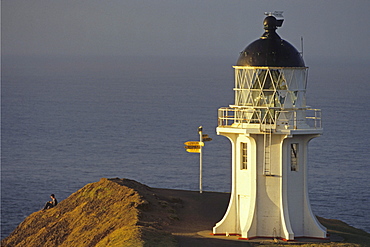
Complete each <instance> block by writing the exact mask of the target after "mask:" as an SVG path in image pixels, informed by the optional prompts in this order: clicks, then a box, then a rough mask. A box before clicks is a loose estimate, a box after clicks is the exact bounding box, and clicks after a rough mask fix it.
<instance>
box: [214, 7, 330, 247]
mask: <svg viewBox="0 0 370 247" xmlns="http://www.w3.org/2000/svg"><path fill="white" fill-rule="evenodd" d="M276 16H277V15H276ZM282 24H283V19H277V18H276V17H275V16H274V15H273V14H268V16H267V17H266V18H265V19H264V21H263V26H264V30H265V31H264V33H263V35H262V36H261V37H260V38H259V39H258V40H256V41H254V42H252V43H251V44H249V45H248V46H247V47H246V48H245V49H244V50H243V51H242V52H241V53H240V55H239V58H238V60H237V62H236V65H235V66H233V68H234V71H235V85H234V92H235V101H234V104H233V105H229V107H223V108H220V109H219V110H218V127H217V129H216V131H217V134H218V135H222V136H225V137H227V138H228V139H229V140H230V142H231V147H232V148H231V150H232V154H231V159H232V161H231V166H232V167H231V173H232V176H231V177H232V188H231V195H230V201H229V205H228V208H227V209H226V213H225V215H224V216H223V218H222V219H221V220H220V221H219V222H218V223H216V225H215V226H214V227H213V234H214V235H218V234H220V235H222V234H226V235H233V234H235V235H239V236H240V238H241V239H251V238H257V237H268V238H280V239H284V240H294V239H295V238H297V237H309V238H326V229H325V227H323V226H322V225H321V224H320V223H319V222H318V220H317V219H316V217H315V215H314V214H313V213H312V210H311V206H310V201H309V196H308V183H307V166H308V160H307V156H308V154H307V152H308V150H307V149H308V143H309V141H310V140H311V139H313V138H315V137H318V136H320V135H321V134H322V132H323V129H322V125H321V110H319V109H313V108H311V107H309V106H307V105H306V88H307V72H308V67H306V66H305V63H304V61H303V58H302V55H301V53H300V52H298V51H297V49H296V48H294V46H292V45H291V44H290V43H289V42H287V41H285V40H283V39H282V38H281V37H280V36H279V35H278V34H277V32H276V30H277V29H278V28H279V27H281V26H282Z"/></svg>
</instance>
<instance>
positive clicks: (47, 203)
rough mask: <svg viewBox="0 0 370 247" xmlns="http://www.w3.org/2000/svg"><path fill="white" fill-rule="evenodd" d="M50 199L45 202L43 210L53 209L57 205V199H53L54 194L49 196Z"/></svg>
mask: <svg viewBox="0 0 370 247" xmlns="http://www.w3.org/2000/svg"><path fill="white" fill-rule="evenodd" d="M50 198H51V201H49V202H46V204H45V206H44V209H49V208H53V207H55V206H56V205H57V204H58V201H57V199H56V198H55V195H54V194H51V195H50Z"/></svg>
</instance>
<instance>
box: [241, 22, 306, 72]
mask: <svg viewBox="0 0 370 247" xmlns="http://www.w3.org/2000/svg"><path fill="white" fill-rule="evenodd" d="M282 23H283V20H277V19H276V18H275V17H274V16H267V17H266V18H265V20H264V22H263V25H264V29H265V33H264V34H263V35H262V36H261V38H260V39H258V40H256V41H254V42H252V43H251V44H250V45H248V46H247V47H246V48H245V49H244V50H243V51H242V52H241V53H240V56H239V59H238V61H237V63H236V65H237V66H267V67H305V64H304V61H303V58H302V56H301V54H300V53H299V52H298V51H297V49H296V48H294V46H292V45H291V44H290V43H289V42H287V41H285V40H283V39H281V38H280V36H279V35H278V34H277V33H276V29H277V27H280V26H281V25H282Z"/></svg>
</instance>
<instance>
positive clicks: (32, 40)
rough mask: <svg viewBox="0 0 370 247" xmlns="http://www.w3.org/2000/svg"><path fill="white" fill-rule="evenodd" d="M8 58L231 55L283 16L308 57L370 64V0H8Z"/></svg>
mask: <svg viewBox="0 0 370 247" xmlns="http://www.w3.org/2000/svg"><path fill="white" fill-rule="evenodd" d="M1 4H2V6H1V25H2V54H5V55H9V54H16V55H34V54H37V55H107V56H110V55H125V56H132V55H140V56H157V55H160V56H173V55H176V56H177V55H180V56H194V55H195V56H232V57H235V58H236V57H237V56H238V52H240V51H241V50H243V49H244V48H245V47H246V45H248V44H249V43H251V42H252V41H254V40H256V39H258V38H259V37H260V35H261V34H262V33H263V26H262V22H263V19H264V17H265V16H264V15H263V13H264V12H265V11H274V10H283V11H284V19H285V21H284V24H283V27H282V28H280V29H279V31H278V33H279V34H280V36H281V37H282V38H283V39H285V40H287V41H289V42H290V43H292V44H293V45H294V46H296V48H297V49H298V50H300V46H301V45H300V37H301V36H303V37H304V54H305V57H306V56H308V57H311V58H335V59H338V58H339V59H348V58H353V57H358V58H360V59H367V60H369V59H370V55H369V49H368V46H369V41H370V31H369V16H370V1H369V0H351V1H348V0H325V1H324V0H322V1H319V0H303V1H300V0H291V1H287V0H280V1H271V0H269V1H265V0H258V1H257V0H250V1H246V0H181V1H180V0H130V1H128V0H127V1H126V0H104V1H103V0H2V1H1Z"/></svg>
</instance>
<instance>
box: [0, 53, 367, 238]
mask: <svg viewBox="0 0 370 247" xmlns="http://www.w3.org/2000/svg"><path fill="white" fill-rule="evenodd" d="M235 62H236V57H235V58H234V57H231V58H220V57H209V58H202V57H177V58H176V57H3V58H2V87H1V238H4V237H6V236H8V235H9V234H10V233H11V232H12V231H13V230H14V229H15V227H16V226H17V225H18V224H19V223H20V222H22V221H23V220H24V219H25V217H27V216H28V215H29V214H31V213H33V212H35V211H38V210H40V209H41V208H42V207H43V205H44V204H45V202H46V201H47V200H49V195H50V194H51V193H54V194H55V195H56V196H57V199H58V200H59V201H62V200H63V199H65V198H67V197H68V196H69V195H70V194H72V193H74V192H75V191H77V190H78V189H80V188H82V187H83V186H84V185H86V184H88V183H93V182H96V181H99V180H100V178H102V177H107V178H112V177H119V178H129V179H134V180H137V181H139V182H141V183H144V184H146V185H148V186H151V187H157V188H171V189H184V190H195V191H196V190H198V189H199V155H198V154H191V153H187V152H186V151H185V150H184V147H183V146H184V144H183V143H184V142H185V141H189V140H198V138H199V136H198V132H197V129H198V127H199V126H203V132H204V134H208V135H209V136H210V137H211V138H212V139H213V140H212V141H210V142H206V145H205V147H204V152H203V190H205V191H218V192H228V191H230V182H231V176H230V175H231V155H230V152H231V147H230V143H229V141H228V140H227V139H226V138H225V137H223V136H217V135H216V133H215V128H216V127H217V109H218V108H220V107H224V106H228V105H229V104H232V103H233V101H234V92H233V87H234V72H233V69H232V65H233V64H234V63H235ZM306 63H307V65H308V66H309V67H310V70H309V79H308V89H307V104H308V105H310V106H312V107H314V108H319V109H322V115H323V126H324V134H323V135H322V136H320V137H318V138H315V139H313V140H312V141H311V142H310V147H309V157H308V158H309V195H310V200H311V205H312V209H313V211H314V213H315V214H316V215H319V216H321V217H325V218H330V219H339V220H342V221H345V222H346V223H348V224H350V225H352V226H354V227H357V228H360V229H363V230H365V231H367V232H370V219H369V215H370V206H369V205H370V189H369V188H370V182H369V178H370V169H369V163H370V161H369V160H370V154H369V153H370V152H369V151H370V150H369V146H370V141H369V140H370V130H369V127H370V126H369V120H368V113H369V109H368V105H370V97H369V96H370V95H369V92H370V90H369V89H370V83H369V82H368V78H369V76H370V74H369V70H368V68H369V65H370V63H369V61H362V62H361V61H358V62H355V63H353V64H344V63H339V62H336V61H329V62H325V61H317V62H312V61H310V63H308V62H307V61H306ZM225 210H226V209H225Z"/></svg>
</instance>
